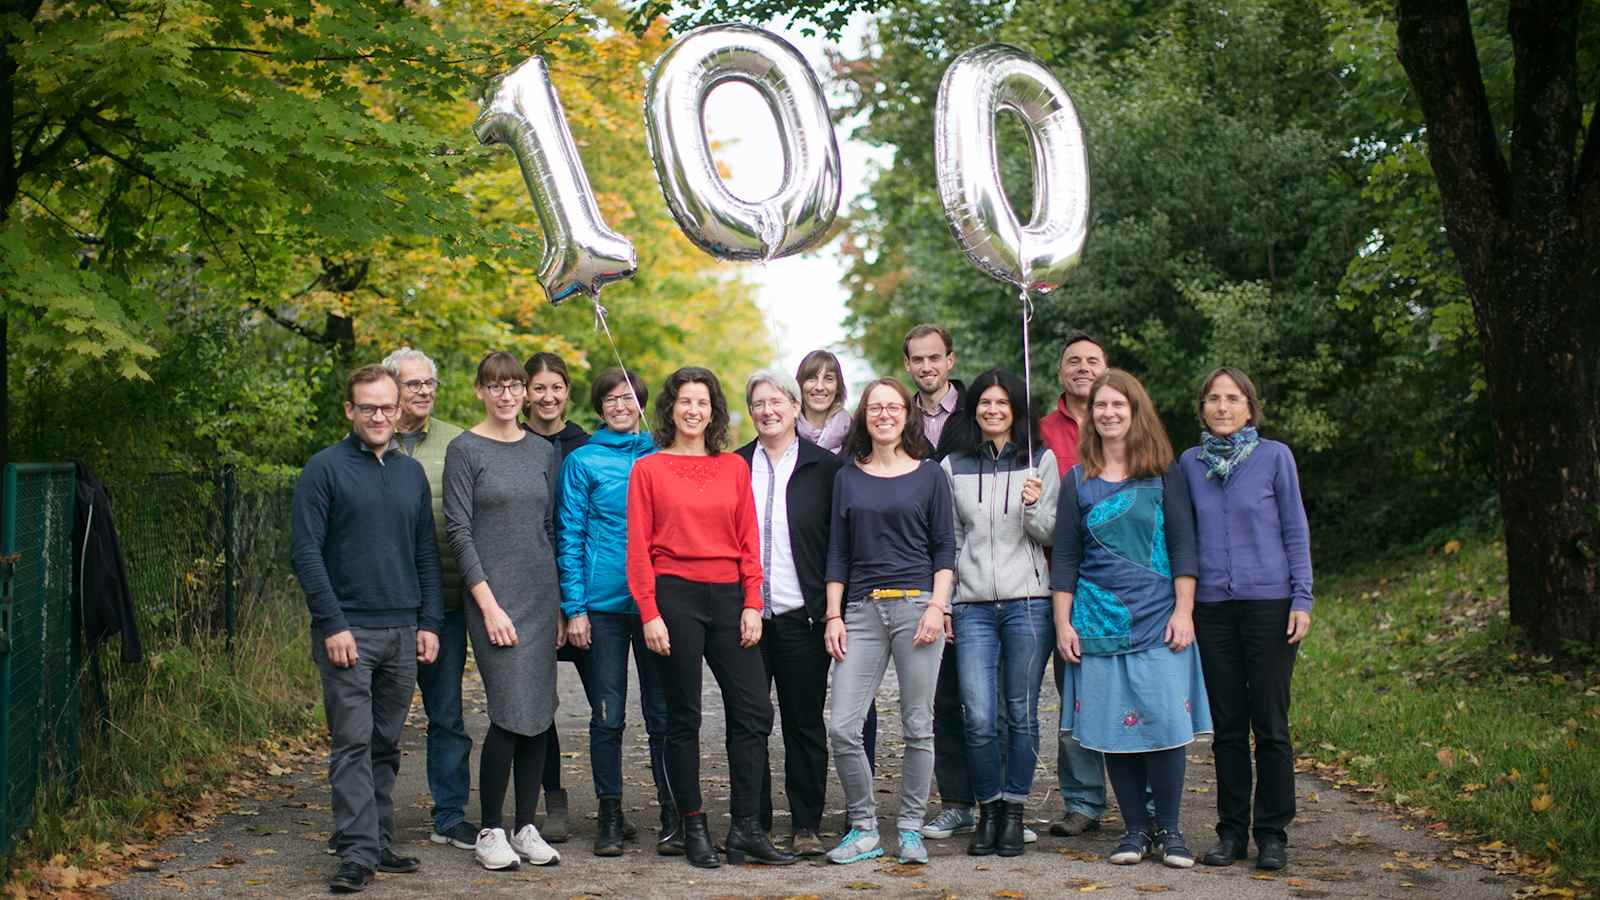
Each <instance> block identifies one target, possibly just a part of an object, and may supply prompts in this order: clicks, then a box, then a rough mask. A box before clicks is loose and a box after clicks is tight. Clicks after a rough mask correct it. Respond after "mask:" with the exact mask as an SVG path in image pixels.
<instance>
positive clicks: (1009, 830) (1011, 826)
mask: <svg viewBox="0 0 1600 900" xmlns="http://www.w3.org/2000/svg"><path fill="white" fill-rule="evenodd" d="M995 805H996V806H999V807H1000V809H999V810H997V811H996V814H997V815H999V816H1000V817H1001V818H1000V833H999V835H998V836H997V837H996V838H995V852H996V853H999V854H1000V855H1001V856H1021V855H1022V846H1023V845H1022V804H1021V803H1011V802H1008V801H1005V800H1001V801H1000V802H999V803H997V804H995Z"/></svg>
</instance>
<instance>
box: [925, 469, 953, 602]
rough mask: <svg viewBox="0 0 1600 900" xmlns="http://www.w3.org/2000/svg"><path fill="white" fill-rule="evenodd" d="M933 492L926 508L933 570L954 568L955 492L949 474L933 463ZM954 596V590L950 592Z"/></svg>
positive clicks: (951, 569)
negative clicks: (951, 488) (929, 504)
mask: <svg viewBox="0 0 1600 900" xmlns="http://www.w3.org/2000/svg"><path fill="white" fill-rule="evenodd" d="M930 468H931V469H932V470H933V493H932V496H931V497H930V499H929V502H931V503H932V504H933V506H932V508H931V509H929V510H928V524H929V525H930V526H931V527H930V532H931V533H930V534H929V537H930V538H931V541H930V544H931V546H930V548H929V549H930V550H932V557H933V570H934V571H935V572H937V571H939V570H940V569H949V570H950V571H951V572H954V571H955V569H956V523H955V519H956V514H955V492H954V491H952V490H950V476H949V475H947V474H945V471H944V468H943V467H942V466H938V465H934V466H931V467H930ZM951 596H954V591H952V592H951Z"/></svg>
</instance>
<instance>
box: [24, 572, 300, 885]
mask: <svg viewBox="0 0 1600 900" xmlns="http://www.w3.org/2000/svg"><path fill="white" fill-rule="evenodd" d="M240 625H241V631H240V634H239V636H238V638H237V639H236V640H235V643H234V648H233V650H232V652H231V653H229V652H228V651H227V650H226V649H225V647H224V642H223V640H222V638H221V637H216V638H201V639H190V640H189V641H187V642H186V643H185V644H183V645H181V646H180V645H177V643H176V640H175V638H172V637H170V636H165V637H164V636H163V635H162V634H160V633H159V631H158V630H155V631H157V633H155V634H151V633H148V632H147V633H146V634H145V638H146V640H147V641H149V642H150V643H151V644H153V645H154V646H153V647H150V646H147V649H146V654H145V656H146V658H145V661H144V662H143V663H142V664H139V665H132V666H122V665H120V664H119V663H117V662H116V647H115V646H112V647H110V648H108V651H107V652H105V653H103V658H104V659H108V660H109V661H110V664H109V665H108V667H107V671H106V675H105V681H106V687H107V693H108V695H109V701H110V703H109V708H110V711H111V712H110V717H109V723H108V724H106V725H103V726H102V725H101V723H100V722H99V719H98V716H97V715H96V714H95V713H94V712H93V710H94V705H93V700H92V697H91V695H90V693H89V692H88V691H87V690H86V691H85V694H84V698H85V699H84V707H83V708H84V711H85V712H84V718H83V733H82V736H81V739H80V747H81V761H82V768H81V769H80V772H79V776H78V784H77V790H76V792H75V797H74V798H68V797H67V796H66V792H65V790H64V788H63V786H62V784H61V783H60V781H59V780H58V781H57V782H56V783H55V784H54V785H53V786H52V788H51V790H49V791H47V792H46V793H45V794H44V795H43V797H42V799H41V803H40V809H39V814H38V816H37V817H36V819H35V821H34V824H33V826H32V828H31V829H30V831H29V832H28V834H27V836H26V837H25V838H24V839H23V841H22V842H21V843H20V844H18V845H17V846H16V847H15V848H13V850H12V852H11V854H10V858H9V859H8V860H7V863H8V865H9V866H10V868H11V869H12V870H13V871H17V872H22V873H24V878H26V877H27V876H26V872H27V869H28V868H29V866H30V864H37V863H38V862H39V861H41V860H46V859H49V858H50V857H52V856H54V855H56V854H64V855H65V856H66V858H67V860H68V861H70V862H75V863H79V864H82V865H86V866H93V865H95V863H96V859H95V857H96V855H97V848H98V850H99V851H100V852H101V855H103V853H104V850H105V847H106V846H107V845H110V846H111V847H113V848H115V847H120V846H121V845H122V844H124V843H125V842H138V841H140V840H143V839H146V838H148V837H151V836H153V835H155V834H159V833H160V832H163V831H166V830H169V829H170V828H171V827H173V825H174V824H175V823H176V822H178V821H179V813H180V811H182V810H183V809H185V808H186V807H188V806H189V805H191V804H192V803H194V801H196V800H197V799H198V798H200V797H201V796H202V795H203V794H204V793H205V792H206V791H208V790H212V789H214V788H216V787H217V786H218V785H220V784H221V783H223V782H224V781H225V780H226V779H227V777H228V776H229V775H231V774H234V773H236V772H238V771H239V770H240V767H241V757H242V755H243V754H244V753H245V752H250V751H259V750H260V748H261V745H262V742H264V741H265V742H275V743H282V742H292V741H297V740H301V739H303V738H305V737H306V736H307V735H311V734H314V733H315V731H316V730H317V729H318V728H319V727H320V724H321V720H320V715H319V708H320V707H319V701H320V700H321V692H320V690H319V689H318V687H317V684H318V681H317V675H316V669H315V666H314V665H313V664H312V662H311V653H310V644H309V637H308V635H309V634H310V629H309V625H308V621H307V614H306V610H305V606H304V603H303V602H302V601H301V600H300V597H299V595H298V593H297V592H296V593H294V594H293V595H292V596H291V595H290V593H289V592H288V591H283V592H279V593H278V594H277V595H276V596H275V597H273V598H272V599H271V600H270V601H269V600H266V599H261V600H259V601H258V602H256V603H254V604H251V605H250V606H248V607H246V608H245V609H242V610H241V615H240ZM152 630H154V629H152ZM86 679H87V676H86Z"/></svg>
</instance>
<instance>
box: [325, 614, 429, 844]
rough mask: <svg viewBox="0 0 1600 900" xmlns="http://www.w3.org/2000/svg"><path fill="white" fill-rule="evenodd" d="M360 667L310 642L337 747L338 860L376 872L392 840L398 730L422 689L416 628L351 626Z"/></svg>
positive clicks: (331, 766)
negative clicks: (338, 661)
mask: <svg viewBox="0 0 1600 900" xmlns="http://www.w3.org/2000/svg"><path fill="white" fill-rule="evenodd" d="M350 633H351V634H352V635H354V636H355V639H356V654H357V659H356V664H355V665H353V666H351V667H350V668H348V669H341V668H339V667H337V666H335V665H334V664H333V663H331V662H329V661H328V650H327V647H326V646H325V645H324V644H323V642H322V639H321V638H319V637H316V636H312V638H311V658H312V659H313V660H315V661H316V663H317V671H318V672H320V673H321V675H322V708H323V711H324V712H325V713H327V716H328V735H329V738H330V742H331V743H332V746H333V749H332V751H331V752H330V753H329V754H328V784H329V786H331V787H332V788H333V828H334V840H335V845H334V849H336V850H337V851H338V853H339V858H340V859H341V860H343V861H345V862H357V863H360V864H361V865H363V866H366V867H367V868H369V869H373V868H377V865H378V856H379V853H380V850H381V848H383V847H387V846H389V844H390V842H391V841H392V840H393V838H394V796H393V795H394V780H395V776H397V775H398V774H399V772H400V729H401V728H402V727H404V726H405V724H406V712H407V710H409V709H410V707H411V692H412V691H413V690H415V689H416V686H417V629H416V627H415V626H406V627H402V628H351V629H350Z"/></svg>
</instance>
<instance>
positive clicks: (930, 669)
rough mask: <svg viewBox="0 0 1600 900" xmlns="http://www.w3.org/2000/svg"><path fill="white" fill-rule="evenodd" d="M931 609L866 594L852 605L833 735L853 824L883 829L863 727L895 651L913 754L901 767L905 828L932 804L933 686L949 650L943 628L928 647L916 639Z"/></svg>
mask: <svg viewBox="0 0 1600 900" xmlns="http://www.w3.org/2000/svg"><path fill="white" fill-rule="evenodd" d="M927 608H928V604H927V602H926V601H924V600H866V601H862V602H859V603H855V604H853V605H851V606H850V607H849V608H848V609H847V610H846V611H845V614H844V629H845V637H846V638H847V640H848V643H847V645H846V647H845V656H844V660H843V661H842V662H835V663H834V664H833V709H832V712H831V713H830V715H829V718H828V740H829V743H830V744H831V745H832V747H833V761H834V765H835V766H836V767H837V768H838V770H839V781H840V782H842V783H843V785H844V796H845V803H846V805H847V807H848V810H849V815H850V824H851V826H852V827H856V828H863V829H867V830H873V831H876V830H877V828H878V808H877V804H876V802H875V800H874V797H875V794H874V791H873V786H872V768H871V766H870V764H869V763H868V761H867V753H866V750H865V749H864V748H863V747H862V743H861V726H862V724H863V723H865V722H866V719H867V708H868V707H869V706H871V705H872V701H873V699H874V698H875V697H876V696H877V693H878V685H879V684H882V683H883V676H884V672H885V671H887V669H888V666H889V659H890V658H891V657H893V659H894V671H895V674H896V675H897V676H898V677H899V679H900V728H901V731H902V737H903V738H904V740H905V760H904V763H903V764H902V765H901V767H900V817H899V829H900V830H901V831H920V830H921V829H922V822H923V818H924V817H925V815H926V814H927V810H928V788H929V786H930V783H931V782H932V780H933V688H934V684H935V683H936V682H937V681H938V678H939V659H940V657H941V656H942V655H943V654H944V636H943V634H941V635H940V637H939V640H937V641H934V642H933V643H932V644H929V645H928V646H926V647H917V646H915V645H914V644H913V643H912V639H913V638H914V637H915V636H916V633H917V620H918V619H920V618H922V614H923V612H924V611H926V610H927Z"/></svg>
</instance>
